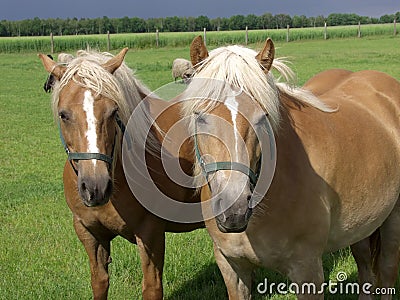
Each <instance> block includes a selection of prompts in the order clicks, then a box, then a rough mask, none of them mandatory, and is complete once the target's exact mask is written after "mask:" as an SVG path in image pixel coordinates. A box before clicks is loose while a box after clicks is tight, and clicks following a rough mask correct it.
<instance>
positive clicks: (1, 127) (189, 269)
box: [0, 37, 400, 300]
mask: <svg viewBox="0 0 400 300" xmlns="http://www.w3.org/2000/svg"><path fill="white" fill-rule="evenodd" d="M399 42H400V40H399V39H398V38H391V37H387V38H364V39H355V38H354V39H353V38H352V39H345V40H328V41H323V40H318V41H307V42H293V43H282V42H277V43H276V46H277V48H278V49H277V56H287V57H289V58H290V60H291V61H292V62H293V68H294V70H295V71H296V73H297V74H298V76H299V84H303V83H304V82H305V81H306V80H307V79H308V78H310V77H311V76H312V75H313V74H315V73H317V72H320V71H322V70H325V69H328V68H334V67H339V68H346V69H350V70H361V69H376V70H380V71H384V72H387V73H389V74H390V75H392V76H394V77H396V78H397V79H400V65H399V64H398V63H397V62H398V57H400V47H399ZM261 46H262V45H261V43H256V44H252V45H251V47H253V48H256V49H260V48H261ZM211 48H212V47H211ZM188 49H189V47H188V46H185V47H177V48H171V47H165V48H159V49H155V48H154V49H146V50H140V49H134V50H131V51H129V52H128V54H127V57H126V62H127V64H128V65H129V66H130V67H132V68H134V69H136V70H137V72H136V74H137V76H138V78H139V79H141V80H142V81H143V82H145V83H146V84H147V85H148V86H149V87H150V88H151V89H155V88H157V87H159V86H161V85H163V84H166V83H168V82H170V81H172V75H171V65H172V60H173V59H174V58H176V57H184V58H189V52H188V51H189V50H188ZM0 73H1V79H2V80H0V168H1V173H0V174H1V175H0V226H1V230H0V241H1V246H0V274H2V276H1V278H0V299H7V300H10V299H90V298H91V289H90V273H89V267H88V261H87V256H86V253H85V251H84V249H83V246H82V245H81V244H80V242H79V241H78V239H77V237H76V236H75V233H74V230H73V227H72V216H71V213H70V211H69V209H68V207H67V205H66V203H65V200H64V197H63V186H62V168H63V164H64V161H65V154H64V152H63V149H62V147H61V144H60V141H59V138H58V132H57V127H56V126H55V124H54V121H53V116H52V114H51V110H50V104H49V103H50V100H49V97H50V96H49V95H46V94H44V92H43V89H42V86H43V83H44V81H45V79H46V76H47V74H46V73H45V71H44V70H43V68H42V65H41V63H40V61H39V59H38V58H37V56H36V53H32V52H30V53H21V54H0ZM166 240H167V249H166V261H165V271H164V286H165V298H166V299H170V300H175V299H182V300H183V299H199V300H200V299H226V297H227V296H226V291H225V286H224V284H223V281H222V277H221V275H220V272H219V270H218V267H217V266H216V264H215V260H214V258H213V254H212V245H211V241H210V238H209V237H208V234H207V232H206V231H205V230H197V231H194V232H191V233H185V234H167V239H166ZM112 257H113V263H112V264H111V265H110V274H111V279H110V281H111V287H110V291H109V295H110V297H109V298H110V299H140V297H141V296H140V295H141V292H140V290H141V269H140V260H139V256H138V254H137V250H136V248H135V246H133V245H131V244H129V243H128V242H127V241H125V240H123V239H122V238H116V239H115V240H114V241H113V242H112ZM339 271H345V272H346V273H347V275H348V281H350V282H356V280H357V272H356V267H355V263H354V260H353V259H352V257H351V256H350V254H349V250H348V249H344V250H342V251H339V252H336V253H333V254H327V255H325V257H324V273H325V278H326V279H332V280H334V279H335V276H336V274H337V273H338V272H339ZM264 278H268V280H269V281H270V282H287V279H286V278H284V277H282V276H281V275H279V274H277V273H275V272H273V271H271V270H269V271H266V270H259V271H257V273H256V281H255V282H256V283H259V282H262V281H263V280H264ZM397 291H400V290H399V285H397ZM254 295H255V299H294V297H290V296H288V295H284V296H283V295H277V294H273V295H257V293H254ZM326 298H327V299H340V300H342V299H345V300H347V299H349V300H354V299H357V296H356V295H348V296H345V295H339V296H332V295H327V297H326Z"/></svg>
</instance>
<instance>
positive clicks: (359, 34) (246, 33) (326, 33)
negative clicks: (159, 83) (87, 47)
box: [0, 20, 397, 53]
mask: <svg viewBox="0 0 400 300" xmlns="http://www.w3.org/2000/svg"><path fill="white" fill-rule="evenodd" d="M364 26H373V25H370V24H366V25H362V24H361V23H360V22H359V23H358V26H357V31H356V32H355V34H354V36H355V37H358V38H361V37H362V28H363V27H364ZM335 27H336V26H332V27H329V26H328V25H327V24H326V22H325V24H324V27H323V34H322V36H321V38H322V39H324V40H327V39H329V38H330V37H329V28H332V29H333V30H334V29H335ZM340 27H341V28H346V26H340ZM348 27H352V26H351V25H350V26H348ZM396 27H397V24H396V20H394V22H393V35H397V28H396ZM336 28H338V27H336ZM292 29H294V30H296V29H301V30H303V29H304V30H307V29H310V31H313V30H314V31H315V30H316V29H318V28H311V27H310V28H291V27H290V26H289V25H287V27H286V42H288V43H289V42H291V41H295V40H302V39H303V38H293V36H294V33H293V32H292ZM256 31H258V32H260V31H265V32H266V33H267V34H268V32H274V31H277V30H276V29H265V30H256ZM278 31H279V30H278ZM211 32H218V33H222V34H223V33H230V31H211ZM235 32H238V31H235ZM239 32H240V31H239ZM155 33H156V35H155V46H156V47H157V48H158V47H160V46H161V43H160V36H162V35H163V34H164V33H160V32H159V30H158V29H157V30H156V32H155ZM207 33H208V32H207V30H206V28H203V39H204V43H205V44H206V45H207ZM165 34H166V35H167V34H169V33H165ZM113 35H115V34H110V32H109V31H107V51H110V50H112V47H111V38H112V36H113ZM366 35H368V34H366ZM376 35H380V34H376ZM243 36H244V38H243V42H244V44H245V45H248V44H249V43H252V42H259V41H251V38H250V37H249V29H248V26H246V28H245V30H244V34H243ZM345 37H351V35H349V36H345ZM304 39H308V38H304ZM312 39H314V38H312ZM316 39H317V38H316ZM278 40H280V39H278ZM236 43H240V39H239V41H237V42H236ZM54 47H55V43H54V35H53V33H51V34H50V49H51V53H54ZM0 52H1V49H0Z"/></svg>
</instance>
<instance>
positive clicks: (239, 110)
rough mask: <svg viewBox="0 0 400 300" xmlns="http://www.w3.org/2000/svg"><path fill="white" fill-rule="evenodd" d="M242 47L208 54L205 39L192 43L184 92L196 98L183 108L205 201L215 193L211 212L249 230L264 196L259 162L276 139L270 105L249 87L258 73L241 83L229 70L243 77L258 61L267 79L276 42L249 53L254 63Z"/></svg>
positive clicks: (230, 226) (226, 227) (234, 228)
mask: <svg viewBox="0 0 400 300" xmlns="http://www.w3.org/2000/svg"><path fill="white" fill-rule="evenodd" d="M244 49H245V48H243V49H240V47H236V48H235V47H227V48H224V49H223V50H222V51H221V52H220V53H216V54H215V53H213V54H211V53H210V56H209V54H208V51H207V49H206V48H205V45H204V43H203V41H202V39H201V38H200V37H198V38H196V39H195V40H194V41H193V43H192V45H191V58H192V64H193V66H195V68H196V73H195V76H194V78H193V81H192V83H190V85H189V86H188V89H187V91H186V92H185V93H186V96H187V98H188V99H189V100H190V99H196V100H194V101H188V104H187V105H186V107H185V108H184V111H185V113H186V114H187V116H189V117H190V115H191V117H190V118H191V121H190V122H191V126H190V128H191V129H192V135H193V137H194V146H195V153H196V158H197V168H198V172H202V173H203V174H204V175H205V177H206V178H207V182H208V184H206V185H204V186H203V187H202V188H201V189H202V190H201V193H202V201H206V200H208V199H209V198H211V209H212V214H213V215H214V216H215V220H216V223H217V226H218V228H219V229H220V231H222V232H243V231H244V230H246V228H247V225H248V223H249V220H250V218H251V215H252V210H253V208H254V206H255V205H256V204H257V203H258V202H259V201H260V198H263V196H264V195H259V194H258V193H255V186H256V184H257V182H258V178H259V175H260V172H261V165H262V163H263V164H266V162H265V160H266V158H263V155H262V152H263V151H262V148H263V147H262V146H263V145H270V144H271V143H270V142H271V141H274V140H273V133H272V127H271V125H270V123H269V120H268V119H269V116H268V113H269V111H268V109H266V108H265V107H264V106H262V105H260V102H259V101H257V99H256V98H257V97H258V96H259V95H256V94H255V93H252V89H247V88H246V84H251V83H252V81H253V80H254V78H251V77H249V78H245V81H247V82H244V83H243V82H240V81H241V80H236V79H234V80H229V78H230V77H232V74H228V73H229V72H236V73H237V74H239V73H240V74H239V77H240V78H242V79H243V76H242V75H244V76H247V74H249V73H248V72H247V69H246V68H251V67H253V68H254V66H255V68H257V71H259V74H258V76H261V77H265V78H267V75H266V74H268V72H269V70H270V68H271V66H272V61H273V59H274V46H273V44H272V41H271V40H269V39H268V40H267V42H266V44H265V47H264V49H263V50H262V51H261V52H260V53H258V54H257V55H253V54H251V55H250V56H251V59H252V61H251V63H252V64H253V66H251V65H250V66H249V62H247V61H246V60H247V59H248V57H249V53H248V52H246V51H245V50H244ZM216 61H217V64H214V62H216ZM225 73H227V74H225ZM233 76H236V75H233ZM254 84H257V82H255V83H254ZM271 95H272V96H270V97H271V98H273V97H277V96H276V94H275V93H272V94H271ZM272 100H275V101H276V99H272ZM274 109H275V107H274ZM274 109H272V112H273V113H276V110H274ZM273 146H275V144H273ZM266 148H268V149H269V150H271V149H272V147H269V146H268V147H266ZM268 186H269V185H268ZM205 217H207V216H205Z"/></svg>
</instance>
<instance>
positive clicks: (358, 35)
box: [357, 21, 361, 38]
mask: <svg viewBox="0 0 400 300" xmlns="http://www.w3.org/2000/svg"><path fill="white" fill-rule="evenodd" d="M357 37H358V38H360V37H361V22H360V21H358V33H357Z"/></svg>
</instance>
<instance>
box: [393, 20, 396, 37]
mask: <svg viewBox="0 0 400 300" xmlns="http://www.w3.org/2000/svg"><path fill="white" fill-rule="evenodd" d="M396 34H397V28H396V19H394V21H393V35H396Z"/></svg>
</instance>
